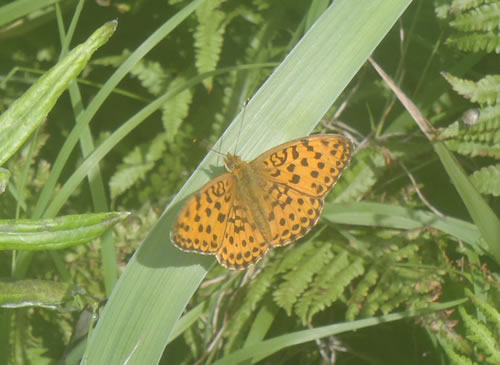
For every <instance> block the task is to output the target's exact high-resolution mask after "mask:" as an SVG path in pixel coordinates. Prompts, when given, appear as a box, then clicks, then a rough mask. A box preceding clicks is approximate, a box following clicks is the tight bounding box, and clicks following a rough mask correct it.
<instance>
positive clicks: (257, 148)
mask: <svg viewBox="0 0 500 365" xmlns="http://www.w3.org/2000/svg"><path fill="white" fill-rule="evenodd" d="M409 3H410V0H390V1H389V0H363V1H356V2H353V1H349V0H337V1H335V2H334V3H333V4H332V5H331V6H330V7H329V8H328V10H327V11H326V12H325V13H324V14H323V15H322V16H321V17H320V18H319V19H318V21H317V22H316V23H315V24H314V26H313V27H312V28H311V29H310V31H309V32H308V33H307V34H306V36H305V37H304V38H303V39H302V41H301V42H300V43H299V44H298V45H297V46H296V47H295V48H294V50H293V51H292V52H291V53H290V54H289V55H288V57H287V58H286V59H285V61H284V62H283V63H282V64H281V65H280V66H279V67H278V68H277V69H276V71H275V72H274V73H273V75H272V76H271V77H270V78H269V80H268V81H267V82H266V83H265V84H264V86H263V87H262V88H261V89H260V90H259V91H258V93H257V94H256V95H255V96H254V97H253V98H252V100H251V102H250V104H249V105H248V107H247V109H246V112H245V121H244V124H243V126H241V123H240V119H239V118H236V120H235V121H236V122H233V123H232V124H231V126H230V127H229V128H228V130H227V132H226V133H225V134H224V139H223V140H224V144H223V146H222V151H230V152H234V151H235V150H236V151H237V152H238V153H239V154H240V155H242V156H243V157H244V158H246V159H251V158H253V157H255V156H257V155H258V154H259V153H260V152H262V151H264V150H266V149H268V148H270V147H272V146H274V145H277V144H279V143H281V142H284V141H286V140H289V139H292V138H294V137H298V136H303V135H307V134H308V133H309V132H310V131H311V130H312V129H313V128H314V126H315V125H316V124H317V123H318V121H319V120H320V118H321V117H322V116H323V115H324V113H325V112H326V111H327V110H328V108H329V107H330V106H331V104H332V103H333V102H334V100H335V99H336V97H337V96H338V95H339V94H340V92H341V91H342V90H343V88H344V87H345V86H346V85H347V83H348V82H349V81H350V80H351V79H352V77H353V76H354V75H355V74H356V72H357V71H358V69H359V68H360V67H361V65H362V64H363V63H364V61H365V60H366V58H367V57H368V56H369V55H370V54H371V52H372V51H373V50H374V48H375V47H376V46H377V45H378V43H379V42H380V41H381V40H382V38H383V37H384V35H385V34H386V33H387V32H388V31H389V29H390V28H391V27H392V25H393V24H394V22H395V21H396V20H397V19H398V18H399V16H400V15H401V13H402V12H403V11H404V9H405V8H406V7H407V6H408V5H409ZM240 130H241V132H240ZM238 135H239V139H238V137H237V136H238ZM237 140H238V142H237ZM216 148H217V147H216ZM216 161H217V156H216V154H214V153H210V154H209V155H208V156H207V157H206V158H205V160H204V161H203V162H202V163H201V165H200V168H199V169H198V170H197V171H196V172H195V173H194V174H193V176H192V177H191V178H190V180H189V182H188V183H187V184H186V185H185V186H184V188H183V189H182V190H181V192H180V194H178V197H177V198H176V200H175V201H174V202H173V203H172V204H171V205H170V206H169V207H168V209H167V211H166V212H165V213H164V214H163V216H162V217H161V218H160V220H159V222H158V223H157V225H156V226H155V227H154V229H153V230H152V231H151V233H150V234H149V236H148V237H147V238H146V239H145V241H144V242H143V244H142V246H141V247H140V249H139V250H138V252H137V253H136V255H135V256H134V257H133V259H132V260H131V261H130V262H129V265H128V266H127V269H126V270H125V272H124V273H123V275H122V277H121V278H120V280H119V281H118V283H117V285H116V286H115V289H114V291H113V293H112V295H111V298H110V299H109V301H108V304H107V305H106V307H105V309H104V311H103V313H102V317H101V319H100V321H99V322H98V325H97V327H96V329H95V331H94V334H93V336H92V337H91V339H90V344H89V352H88V364H103V363H105V364H122V363H123V362H124V361H126V360H127V364H129V365H130V364H155V363H157V362H158V361H159V358H160V356H161V355H162V352H163V349H164V348H165V346H166V344H167V343H168V342H169V340H170V338H171V336H172V333H173V330H174V328H175V325H176V322H177V320H178V318H179V317H180V315H181V313H182V312H183V310H184V308H185V306H186V305H187V303H188V302H189V300H190V298H191V296H192V295H193V293H194V292H195V291H196V289H197V287H198V285H199V283H200V282H201V280H202V279H203V277H204V275H205V274H206V272H207V270H208V268H209V267H210V265H211V264H212V263H213V262H214V259H213V258H212V257H206V256H201V255H194V254H186V253H183V252H180V251H179V250H177V249H176V248H175V247H173V245H172V244H171V243H170V240H169V238H168V237H169V232H170V227H171V225H172V222H173V221H174V219H175V216H176V214H177V212H178V211H179V209H180V207H181V205H182V203H181V202H180V199H182V198H186V197H187V196H188V195H189V194H190V193H192V192H193V191H194V190H196V189H197V188H199V187H200V186H201V185H202V184H203V183H204V182H206V181H208V179H209V178H210V177H213V176H208V175H207V173H206V171H207V169H208V168H209V167H210V166H213V165H214V164H215V163H216ZM110 349H112V350H110ZM167 356H168V352H167Z"/></svg>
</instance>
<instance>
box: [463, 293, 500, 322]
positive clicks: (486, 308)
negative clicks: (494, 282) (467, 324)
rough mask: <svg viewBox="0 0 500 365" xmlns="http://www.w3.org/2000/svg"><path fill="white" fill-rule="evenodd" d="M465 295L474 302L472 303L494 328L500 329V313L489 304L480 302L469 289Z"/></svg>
mask: <svg viewBox="0 0 500 365" xmlns="http://www.w3.org/2000/svg"><path fill="white" fill-rule="evenodd" d="M465 294H466V295H467V296H468V297H469V298H470V299H471V300H472V303H474V305H475V306H476V307H477V308H478V309H479V310H480V311H481V312H482V313H483V314H484V315H485V316H486V319H487V320H488V321H490V322H492V323H493V328H500V312H498V310H497V309H495V308H493V307H492V306H491V305H489V304H488V303H486V302H484V301H482V300H480V299H479V298H478V297H477V296H475V295H474V294H473V293H472V292H471V291H470V290H469V289H465Z"/></svg>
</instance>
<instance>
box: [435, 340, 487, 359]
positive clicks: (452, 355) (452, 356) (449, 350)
mask: <svg viewBox="0 0 500 365" xmlns="http://www.w3.org/2000/svg"><path fill="white" fill-rule="evenodd" d="M440 344H441V347H442V348H443V350H444V352H445V353H446V355H447V356H448V358H449V359H450V361H451V363H452V364H454V365H479V364H478V363H476V362H474V361H472V360H471V359H469V358H468V357H465V356H463V355H460V354H457V353H456V352H455V350H453V348H452V347H451V346H449V345H446V344H444V343H443V342H442V341H440Z"/></svg>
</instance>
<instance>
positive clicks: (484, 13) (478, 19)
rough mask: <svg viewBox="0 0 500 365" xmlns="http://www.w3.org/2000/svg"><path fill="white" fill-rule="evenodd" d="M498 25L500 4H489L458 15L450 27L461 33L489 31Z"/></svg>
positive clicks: (499, 21) (499, 22)
mask: <svg viewBox="0 0 500 365" xmlns="http://www.w3.org/2000/svg"><path fill="white" fill-rule="evenodd" d="M499 24H500V4H499V3H491V4H485V5H482V6H478V7H474V8H473V9H472V10H470V11H468V12H465V13H459V14H458V15H457V17H456V19H455V20H454V21H452V22H451V23H450V25H451V26H452V27H454V28H457V29H459V30H462V31H477V30H482V31H491V30H493V29H498V28H499Z"/></svg>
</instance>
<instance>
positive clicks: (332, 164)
mask: <svg viewBox="0 0 500 365" xmlns="http://www.w3.org/2000/svg"><path fill="white" fill-rule="evenodd" d="M351 151H352V144H351V141H350V140H349V139H348V138H345V137H342V136H337V135H333V134H323V135H315V136H309V137H304V138H300V139H296V140H294V141H290V142H287V143H285V144H282V145H280V146H277V147H275V148H272V149H270V150H269V151H266V152H264V153H263V154H262V155H260V156H259V157H257V158H256V159H255V160H254V161H252V162H251V164H252V166H253V167H254V169H255V170H257V171H263V172H264V171H265V174H266V177H265V178H266V179H268V180H270V181H273V182H275V183H278V184H282V185H286V186H288V187H290V188H292V189H294V190H297V191H300V192H302V193H304V194H307V195H309V196H315V197H323V196H325V195H326V194H327V193H328V192H329V191H330V190H331V189H332V187H333V186H334V185H335V183H336V182H337V180H338V178H339V177H340V175H341V174H342V171H343V170H344V168H345V167H346V166H347V164H348V163H349V161H350V158H351Z"/></svg>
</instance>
